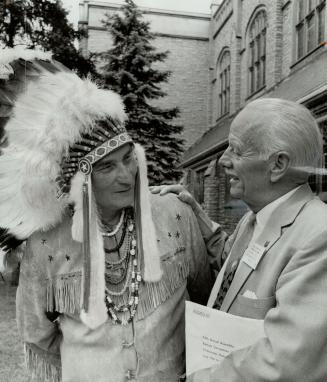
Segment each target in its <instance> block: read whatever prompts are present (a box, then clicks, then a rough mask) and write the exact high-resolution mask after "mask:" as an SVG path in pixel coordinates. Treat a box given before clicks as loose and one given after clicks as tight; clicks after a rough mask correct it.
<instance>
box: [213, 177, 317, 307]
mask: <svg viewBox="0 0 327 382" xmlns="http://www.w3.org/2000/svg"><path fill="white" fill-rule="evenodd" d="M313 197H314V195H313V194H312V192H311V190H310V187H309V186H308V185H307V184H305V185H303V186H301V187H300V188H299V189H298V190H296V191H295V193H294V194H293V195H291V197H290V198H288V199H287V200H286V201H285V202H283V203H282V204H280V205H279V206H278V207H277V208H276V209H275V211H274V212H273V213H272V214H271V216H270V217H269V220H268V222H267V224H266V226H265V228H264V230H263V232H262V233H261V235H260V236H259V237H258V239H257V240H256V243H257V244H260V245H262V246H264V247H266V250H265V252H264V254H263V256H262V257H261V259H262V258H263V257H264V256H265V255H266V253H267V252H268V251H269V250H270V249H271V247H272V246H273V245H274V244H275V243H276V242H277V241H278V240H279V239H280V237H281V235H282V230H283V228H285V227H287V226H289V225H291V224H293V222H294V220H295V219H296V217H297V216H298V214H299V213H300V212H301V210H302V209H303V207H304V206H305V204H306V203H307V202H308V201H310V200H312V199H313ZM236 240H237V239H236ZM252 272H253V269H252V268H251V267H249V266H248V265H247V264H246V263H244V262H243V261H241V262H240V264H239V267H238V269H237V271H236V274H235V276H234V279H233V281H232V284H231V286H230V288H229V290H228V291H227V293H226V296H225V298H224V301H223V303H222V305H221V309H220V310H222V311H224V312H227V311H228V310H229V308H230V306H231V305H232V303H233V302H234V300H235V298H236V297H237V295H238V293H239V292H240V290H241V289H242V287H243V285H244V284H245V282H246V281H247V279H248V278H249V276H250V274H251V273H252Z"/></svg>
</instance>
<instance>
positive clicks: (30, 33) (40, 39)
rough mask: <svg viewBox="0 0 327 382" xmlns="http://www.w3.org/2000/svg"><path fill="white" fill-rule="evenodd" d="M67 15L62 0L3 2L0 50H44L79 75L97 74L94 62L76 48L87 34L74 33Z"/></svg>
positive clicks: (1, 6) (0, 23)
mask: <svg viewBox="0 0 327 382" xmlns="http://www.w3.org/2000/svg"><path fill="white" fill-rule="evenodd" d="M67 14H68V12H67V11H66V10H65V9H64V8H63V6H62V3H61V1H60V0H0V48H1V46H8V47H14V46H15V45H18V44H20V45H26V46H27V47H29V48H34V47H42V48H43V49H44V50H50V51H52V52H53V57H54V58H55V59H56V60H58V61H60V62H61V63H63V64H64V65H66V66H67V67H68V68H69V69H75V70H77V72H78V73H79V74H80V75H82V76H85V75H86V74H88V73H89V72H92V73H94V65H93V62H92V60H91V59H88V58H84V57H83V56H82V55H81V54H80V53H79V52H78V50H77V49H76V48H75V46H74V41H75V40H76V39H77V40H80V39H81V38H82V37H85V32H84V31H75V30H74V28H73V26H72V24H70V23H69V22H68V19H67ZM0 52H1V51H0Z"/></svg>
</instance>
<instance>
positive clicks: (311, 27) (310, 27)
mask: <svg viewBox="0 0 327 382" xmlns="http://www.w3.org/2000/svg"><path fill="white" fill-rule="evenodd" d="M314 21H315V17H314V16H312V17H310V18H309V19H307V52H310V50H312V49H313V48H315V47H316V39H315V22H314Z"/></svg>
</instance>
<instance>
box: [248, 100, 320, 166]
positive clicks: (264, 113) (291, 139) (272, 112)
mask: <svg viewBox="0 0 327 382" xmlns="http://www.w3.org/2000/svg"><path fill="white" fill-rule="evenodd" d="M252 108H255V110H256V111H257V112H260V115H261V117H259V119H261V121H260V122H259V121H258V123H255V122H254V124H253V125H252V124H251V126H248V130H247V131H248V132H251V136H253V135H252V133H253V134H254V136H255V137H256V139H255V141H256V146H257V148H258V152H259V153H260V154H261V155H263V156H264V157H265V158H268V157H269V156H270V155H272V154H273V153H275V152H278V151H286V152H288V153H289V155H290V157H291V165H292V167H316V166H319V167H320V164H321V158H322V152H323V140H322V135H321V133H320V130H319V127H318V124H317V122H316V120H315V119H314V117H313V115H312V114H311V112H310V111H309V110H308V109H307V108H306V107H305V106H303V105H301V104H299V103H296V102H292V101H288V100H284V99H280V98H260V99H257V100H255V101H252V102H250V103H249V104H248V105H247V106H246V107H245V109H244V110H246V111H250V112H251V109H252ZM262 118H264V123H262Z"/></svg>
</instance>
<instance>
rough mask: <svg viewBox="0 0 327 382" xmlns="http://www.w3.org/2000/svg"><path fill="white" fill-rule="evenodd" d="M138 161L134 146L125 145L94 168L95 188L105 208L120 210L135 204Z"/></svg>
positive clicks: (99, 203)
mask: <svg viewBox="0 0 327 382" xmlns="http://www.w3.org/2000/svg"><path fill="white" fill-rule="evenodd" d="M136 173H137V162H136V158H135V154H134V147H133V145H131V144H127V145H124V146H122V147H120V148H119V149H117V150H115V151H114V152H112V153H111V154H109V155H107V156H106V157H104V158H103V159H101V160H100V161H99V162H98V163H96V165H95V166H94V168H93V172H92V180H93V189H94V193H95V198H96V201H97V204H98V205H99V206H100V208H101V207H102V208H103V209H112V210H113V211H117V210H120V209H122V208H125V207H129V206H133V204H134V188H135V177H136Z"/></svg>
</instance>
